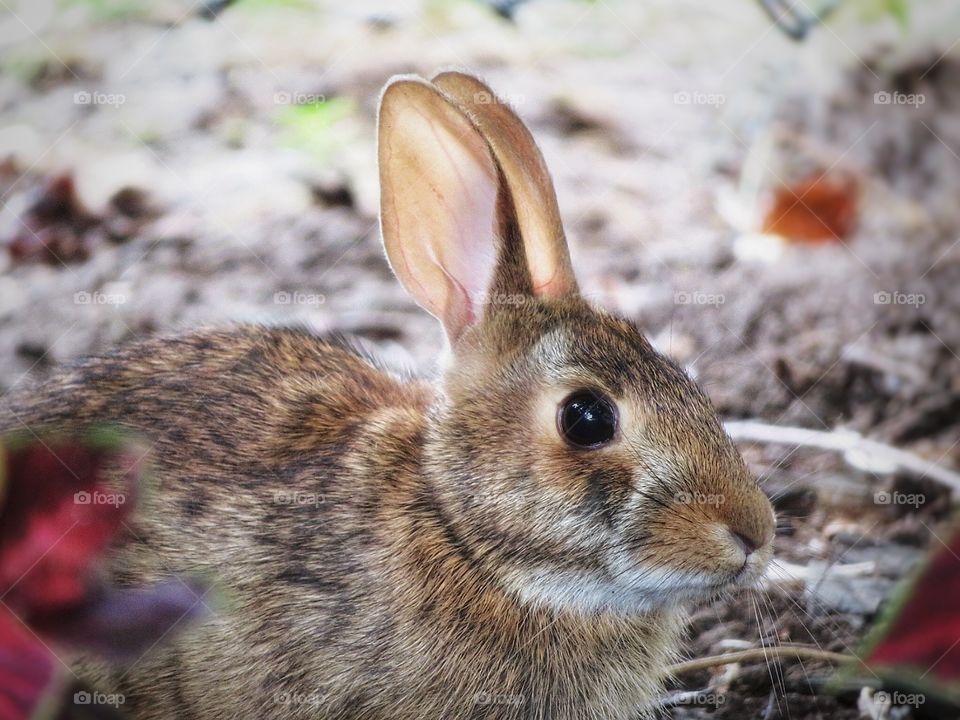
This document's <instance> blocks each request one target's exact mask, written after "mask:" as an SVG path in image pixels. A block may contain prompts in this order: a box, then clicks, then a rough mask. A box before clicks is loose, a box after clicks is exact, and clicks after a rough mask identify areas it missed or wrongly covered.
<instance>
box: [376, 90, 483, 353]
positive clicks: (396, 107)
mask: <svg viewBox="0 0 960 720" xmlns="http://www.w3.org/2000/svg"><path fill="white" fill-rule="evenodd" d="M378 160H379V165H380V223H381V228H382V232H383V242H384V246H385V247H386V251H387V257H388V258H389V260H390V264H391V266H392V267H393V270H394V272H395V273H396V274H397V277H398V278H399V279H400V282H401V283H402V284H403V286H404V287H405V288H406V289H407V291H408V292H409V293H410V294H411V295H413V297H414V298H415V299H416V300H417V302H418V303H420V305H422V306H423V307H424V308H425V309H426V310H428V311H429V312H430V313H432V314H433V315H434V316H436V317H437V318H439V319H440V321H441V322H442V323H443V326H444V329H445V330H446V332H447V336H448V337H449V338H450V339H451V341H454V340H456V339H457V337H458V336H459V335H460V333H461V332H462V331H463V330H464V328H466V327H467V326H469V325H471V324H473V323H474V322H476V321H477V320H478V319H479V317H480V315H481V312H482V307H481V306H482V303H483V298H484V296H485V294H486V293H487V292H488V291H489V289H490V287H491V284H492V282H493V276H494V270H495V267H496V265H497V260H498V258H497V255H498V245H499V243H498V241H497V239H496V238H498V237H499V236H500V235H501V231H500V228H499V227H498V212H497V197H498V193H499V192H500V185H501V182H500V175H499V170H498V168H497V164H496V162H495V161H494V159H493V157H492V156H491V154H490V149H489V147H488V146H487V143H486V141H485V140H484V139H483V137H482V136H481V135H480V133H479V132H478V131H477V129H476V128H475V127H474V125H473V123H472V122H471V121H470V120H469V119H468V118H467V117H466V116H465V115H464V114H463V112H461V110H460V109H459V108H458V107H457V106H456V105H454V104H452V103H451V102H450V100H448V99H447V98H446V97H444V96H443V95H442V94H441V93H440V92H439V91H438V90H437V89H436V88H434V87H433V86H431V85H430V84H428V83H427V82H425V81H423V80H421V79H419V78H414V77H400V78H397V79H395V80H393V81H392V82H391V83H390V84H389V85H388V86H387V88H386V89H385V90H384V92H383V96H382V97H381V100H380V112H379V117H378Z"/></svg>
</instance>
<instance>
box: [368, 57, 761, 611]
mask: <svg viewBox="0 0 960 720" xmlns="http://www.w3.org/2000/svg"><path fill="white" fill-rule="evenodd" d="M378 131H379V163H380V180H381V193H382V207H381V222H382V231H383V237H384V244H385V246H386V251H387V255H388V258H389V260H390V263H391V265H392V267H393V269H394V271H395V273H396V275H397V277H398V278H399V279H400V281H401V283H402V284H403V285H404V287H405V288H406V289H407V291H408V292H409V293H410V294H411V295H412V296H413V297H414V298H415V299H416V300H417V302H418V303H419V304H420V305H422V306H423V307H424V308H425V309H426V310H428V311H429V312H431V313H432V314H433V315H435V316H436V317H437V318H438V319H439V320H440V322H441V323H442V325H443V327H444V330H445V333H446V337H447V339H448V341H449V345H450V360H449V362H448V365H447V367H446V369H445V371H444V374H443V378H442V381H441V392H440V393H439V400H438V401H437V405H436V407H435V408H434V416H433V417H432V419H431V425H430V428H429V430H428V431H427V437H426V439H425V449H424V454H425V462H424V467H425V473H426V475H427V478H426V480H427V481H428V482H429V483H430V486H431V488H432V493H431V497H430V502H433V503H435V504H436V505H437V508H436V512H437V513H438V516H439V517H442V518H444V525H445V528H446V530H447V535H448V537H449V539H450V541H451V542H452V543H454V544H455V546H456V547H457V550H458V552H459V553H461V554H462V555H463V557H464V558H465V559H466V560H467V561H469V562H470V563H472V564H474V565H475V566H476V567H477V568H479V569H481V570H482V571H483V572H485V573H487V574H488V576H489V577H490V579H491V581H492V582H496V583H498V584H499V585H500V586H501V587H504V588H507V589H509V591H511V592H513V593H514V594H516V595H518V596H519V597H520V598H522V599H523V601H525V602H529V603H533V604H538V605H546V606H550V607H553V608H556V609H559V610H572V611H577V612H583V613H595V612H615V613H626V614H629V613H640V612H651V611H655V610H658V609H661V608H665V607H669V606H672V605H675V604H676V603H678V602H680V601H684V600H690V599H696V598H704V597H709V596H712V595H715V594H717V593H719V592H720V591H723V590H726V589H729V588H732V587H735V586H737V585H739V584H745V583H750V582H751V581H754V580H756V579H757V578H758V577H759V575H760V574H762V572H763V570H764V568H765V566H766V564H767V562H768V561H769V559H770V557H771V553H772V540H773V532H774V516H773V512H772V509H771V506H770V503H769V501H768V500H767V498H766V496H765V495H764V494H763V492H762V491H761V490H760V489H759V487H758V485H757V483H756V481H755V479H754V478H753V477H752V476H751V475H750V473H749V472H748V471H747V469H746V467H745V465H744V462H743V460H742V458H741V456H740V454H739V453H738V452H737V450H736V449H735V448H734V447H733V445H732V443H731V441H730V439H729V438H728V437H727V435H726V434H725V433H724V431H723V428H722V425H721V423H720V422H719V420H718V418H717V416H716V414H715V412H714V410H713V408H712V407H711V405H710V403H709V401H708V400H707V398H706V397H705V395H704V393H703V392H702V391H701V390H700V389H699V388H698V387H697V385H696V384H695V383H693V382H692V381H691V380H690V378H688V377H687V375H686V374H685V373H684V372H683V370H681V369H680V368H679V367H678V366H677V365H675V364H674V363H673V362H672V361H670V360H669V359H667V358H665V357H663V356H662V355H660V354H658V353H657V352H656V351H655V350H654V349H653V348H652V347H651V345H650V343H649V342H648V341H647V340H646V339H645V338H644V336H643V335H642V333H641V332H640V331H639V330H638V329H637V328H636V327H635V326H634V325H633V324H632V323H630V322H628V321H626V320H624V319H620V318H617V317H614V316H612V315H610V314H609V313H607V312H604V311H603V310H601V309H597V308H595V307H593V306H591V304H590V303H588V302H587V301H586V300H585V299H584V298H583V296H582V295H581V294H580V292H579V290H578V287H577V282H576V278H575V276H574V273H573V270H572V268H571V263H570V256H569V252H568V249H567V244H566V240H565V237H564V232H563V228H562V225H561V222H560V214H559V211H558V209H557V202H556V197H555V194H554V190H553V185H552V182H551V179H550V176H549V174H548V172H547V170H546V167H545V165H544V161H543V158H542V156H541V154H540V152H539V150H538V149H537V147H536V145H535V143H534V141H533V138H532V136H531V135H530V133H529V131H528V130H527V129H526V127H525V126H524V125H523V123H522V122H521V121H520V120H519V118H518V117H517V116H516V115H515V114H514V113H513V111H512V110H511V109H510V108H509V107H508V106H506V105H505V104H503V103H501V102H499V100H498V99H497V97H496V95H495V94H493V93H492V92H491V91H490V89H489V88H487V87H486V86H485V85H483V84H482V83H481V82H479V81H478V80H476V79H475V78H473V77H471V76H468V75H464V74H461V73H457V72H447V73H442V74H440V75H438V76H436V77H434V78H433V79H432V80H431V81H430V82H427V81H425V80H422V79H418V78H415V77H406V76H405V77H400V78H396V79H394V80H393V81H392V82H391V83H390V84H389V85H388V86H387V88H386V89H385V91H384V94H383V97H382V100H381V105H380V113H379V129H378Z"/></svg>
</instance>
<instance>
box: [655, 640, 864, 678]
mask: <svg viewBox="0 0 960 720" xmlns="http://www.w3.org/2000/svg"><path fill="white" fill-rule="evenodd" d="M770 658H791V659H796V660H825V661H827V662H832V663H848V662H861V660H860V658H858V657H856V656H854V655H846V654H844V653H836V652H830V651H829V650H821V649H820V648H816V647H810V646H809V645H771V646H770V647H762V648H750V649H749V650H738V651H736V652H729V653H722V654H720V655H708V656H707V657H702V658H696V659H694V660H687V661H686V662H682V663H676V664H674V665H671V666H670V667H669V668H668V671H669V673H670V674H671V675H679V674H681V673H688V672H695V671H697V670H706V669H707V668H712V667H716V666H717V665H730V664H732V663H738V662H753V661H755V660H769V659H770Z"/></svg>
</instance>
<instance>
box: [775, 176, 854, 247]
mask: <svg viewBox="0 0 960 720" xmlns="http://www.w3.org/2000/svg"><path fill="white" fill-rule="evenodd" d="M857 206H858V198H857V185H856V182H855V181H854V180H853V179H852V178H846V179H843V180H837V179H831V178H828V177H826V176H824V175H822V174H818V175H814V176H813V177H810V178H807V179H805V180H801V181H800V182H798V183H796V184H794V185H784V186H781V187H780V188H778V189H777V190H776V192H775V194H774V198H773V203H772V205H771V207H770V209H769V210H768V211H767V213H766V216H765V217H764V219H763V232H765V233H770V234H773V235H780V236H781V237H784V238H786V239H788V240H793V241H796V242H807V243H832V242H842V241H843V240H845V239H846V238H847V237H849V236H850V234H851V233H852V232H853V230H854V228H855V226H856V221H857V213H858V207H857Z"/></svg>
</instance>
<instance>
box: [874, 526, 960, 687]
mask: <svg viewBox="0 0 960 720" xmlns="http://www.w3.org/2000/svg"><path fill="white" fill-rule="evenodd" d="M875 637H877V638H878V639H877V640H876V641H875V643H874V644H873V646H872V648H871V649H870V651H869V653H868V654H867V656H866V662H867V664H868V665H871V666H874V667H877V668H894V669H899V670H906V671H907V672H909V673H910V674H913V675H915V676H919V677H920V678H921V680H923V681H930V682H934V681H936V682H939V683H940V684H941V686H942V687H943V688H944V689H946V690H947V691H948V692H949V693H951V694H953V693H960V530H958V531H956V532H955V533H954V535H953V537H952V538H951V539H950V541H949V542H948V543H947V545H946V546H943V545H940V546H939V549H937V550H936V551H935V552H934V553H933V555H932V557H931V558H930V560H929V562H928V563H927V564H926V565H925V566H924V568H923V570H922V571H921V573H920V575H919V576H918V577H917V579H916V580H914V581H913V582H912V583H911V585H910V586H909V587H908V588H907V590H906V592H905V594H904V596H903V598H902V599H901V601H900V602H899V603H898V604H897V606H896V607H895V608H894V609H893V610H892V612H891V614H890V617H889V618H888V619H887V620H886V621H885V623H884V624H883V625H882V626H881V628H880V629H879V630H878V632H877V634H876V635H875Z"/></svg>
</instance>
